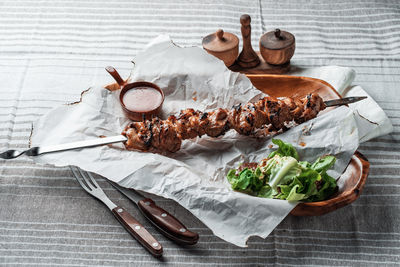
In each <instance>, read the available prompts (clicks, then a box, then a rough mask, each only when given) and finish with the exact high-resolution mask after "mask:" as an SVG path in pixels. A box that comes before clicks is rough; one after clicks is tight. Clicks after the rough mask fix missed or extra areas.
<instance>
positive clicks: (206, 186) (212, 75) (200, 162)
mask: <svg viewBox="0 0 400 267" xmlns="http://www.w3.org/2000/svg"><path fill="white" fill-rule="evenodd" d="M134 62H135V68H134V71H133V73H132V75H131V80H134V81H136V80H147V81H151V82H155V83H157V84H158V85H159V86H160V87H161V88H162V89H163V90H164V93H165V95H166V98H165V103H164V106H163V113H164V116H166V115H167V114H171V113H172V114H173V113H177V112H178V111H179V110H180V109H183V108H186V107H194V108H196V109H200V110H206V111H207V110H209V109H213V108H216V107H231V106H232V105H233V104H235V103H239V102H247V101H250V100H252V99H255V98H258V97H260V96H261V94H260V92H259V91H258V90H256V89H254V88H253V86H252V85H251V83H250V81H249V80H248V79H247V78H246V77H245V76H244V75H241V74H239V73H232V72H230V71H229V70H227V69H226V67H225V65H224V64H223V63H222V62H221V61H219V60H218V59H216V58H215V57H213V56H211V55H208V54H207V53H206V52H204V51H203V50H202V49H200V48H197V47H190V48H180V47H177V46H175V45H174V44H172V43H171V42H170V41H169V39H166V38H165V37H160V38H158V39H156V40H155V41H154V42H152V43H151V44H150V45H149V46H148V47H147V48H146V49H145V50H144V51H143V52H142V53H141V54H139V55H138V56H137V57H136V58H135V60H134ZM118 94H119V92H110V91H108V90H106V89H105V88H100V87H94V88H91V89H90V90H88V91H86V92H85V93H83V95H82V100H81V102H80V103H78V104H73V105H65V106H60V107H58V108H56V109H54V110H51V111H50V112H49V113H47V114H46V115H44V116H42V117H41V118H40V119H39V120H38V121H37V122H36V123H35V125H34V130H33V133H32V138H31V142H32V146H40V145H52V144H61V143H66V142H72V141H78V140H87V139H92V138H96V137H98V136H102V135H105V136H112V135H118V134H120V132H121V131H122V129H123V127H124V125H125V124H126V123H127V120H126V118H125V117H124V115H123V113H122V110H121V108H120V106H119V102H118ZM358 126H359V125H358V124H357V121H356V115H355V113H354V112H353V111H352V110H351V109H350V108H347V107H340V108H337V109H335V110H334V111H331V112H327V113H325V114H323V115H321V116H319V117H317V118H316V119H314V120H311V121H308V122H306V123H304V124H302V125H299V126H297V127H294V128H292V129H290V130H289V131H287V132H285V133H283V134H281V135H279V138H280V139H282V140H284V141H287V142H290V143H292V144H294V146H295V147H296V148H297V149H298V151H299V155H300V158H301V159H302V160H308V161H313V160H315V159H316V158H317V157H318V156H321V155H323V154H327V153H329V154H334V155H336V157H337V163H336V164H335V167H334V170H331V171H330V174H331V175H332V176H333V177H335V178H337V177H339V176H340V174H341V173H342V172H343V171H344V169H345V168H346V166H347V164H348V162H349V160H350V158H351V156H352V155H353V153H354V151H355V150H356V149H357V147H358V144H359V136H358V133H359V130H360V129H359V128H358ZM361 130H363V129H361ZM270 144H271V139H270V138H268V139H265V140H256V139H254V138H251V137H246V136H240V135H238V134H237V133H236V132H235V131H229V132H228V133H227V134H226V135H225V136H223V137H220V138H209V137H202V138H197V139H193V140H185V141H184V142H183V145H182V149H181V150H180V151H178V152H177V153H174V154H168V155H160V154H153V153H143V152H136V151H126V150H124V149H123V146H122V145H112V146H102V147H94V148H87V149H82V150H74V151H65V152H59V153H52V154H44V155H41V156H39V157H36V158H35V160H36V161H37V162H38V163H47V164H53V165H55V166H68V165H74V166H78V167H80V168H82V169H84V170H87V171H91V172H94V173H97V174H99V175H102V176H104V177H106V178H108V179H110V180H112V181H114V182H117V183H119V184H120V185H123V186H126V187H132V188H135V189H138V190H143V191H146V192H149V193H153V194H156V195H159V196H163V197H166V198H170V199H173V200H175V201H177V202H178V203H179V204H181V205H182V206H183V207H185V208H186V209H188V210H189V211H191V212H192V213H193V214H194V215H195V216H196V217H198V218H199V219H200V220H201V221H202V222H203V223H204V224H206V225H207V226H208V227H209V228H210V229H211V230H212V231H213V233H214V234H215V235H217V236H219V237H220V238H222V239H224V240H226V241H228V242H231V243H233V244H235V245H238V246H246V241H247V239H248V238H249V237H250V236H255V235H257V236H261V237H263V238H265V237H267V236H268V235H269V234H270V233H271V231H272V230H273V229H274V228H275V227H276V226H277V225H278V224H279V223H280V222H281V221H282V220H283V219H284V218H285V217H286V216H287V214H289V212H290V211H291V210H292V209H293V208H294V207H295V205H296V203H290V202H287V201H283V200H273V199H263V198H257V197H252V196H249V195H246V194H242V193H238V192H235V191H233V190H231V188H230V185H229V183H228V182H227V181H226V178H225V175H226V173H227V172H228V170H229V169H230V168H234V167H237V166H238V164H239V163H241V162H243V161H246V162H252V161H259V160H261V159H262V158H264V157H265V156H266V155H268V154H269V153H270V152H271V151H272V150H273V149H271V148H270V146H269V145H270ZM299 144H306V146H305V147H303V146H301V145H299ZM341 182H343V181H341Z"/></svg>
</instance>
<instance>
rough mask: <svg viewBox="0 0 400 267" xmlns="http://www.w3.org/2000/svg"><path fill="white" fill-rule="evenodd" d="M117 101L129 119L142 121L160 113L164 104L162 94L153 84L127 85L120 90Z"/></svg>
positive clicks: (138, 83) (135, 83) (137, 83)
mask: <svg viewBox="0 0 400 267" xmlns="http://www.w3.org/2000/svg"><path fill="white" fill-rule="evenodd" d="M119 101H120V103H121V106H122V109H123V111H124V112H125V115H126V116H127V117H128V118H129V119H131V120H133V121H142V120H144V119H151V118H152V117H153V116H155V115H157V114H158V113H159V112H160V110H161V106H162V104H163V102H164V93H163V91H162V90H161V89H160V87H158V86H157V85H156V84H154V83H150V82H134V83H128V84H126V85H125V86H124V87H123V88H122V90H121V93H120V95H119Z"/></svg>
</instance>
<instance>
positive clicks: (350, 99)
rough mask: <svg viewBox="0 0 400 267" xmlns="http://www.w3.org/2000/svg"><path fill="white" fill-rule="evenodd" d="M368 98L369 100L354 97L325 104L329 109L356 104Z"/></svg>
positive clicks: (363, 97)
mask: <svg viewBox="0 0 400 267" xmlns="http://www.w3.org/2000/svg"><path fill="white" fill-rule="evenodd" d="M366 98H367V96H352V97H345V98H340V99H334V100H328V101H325V102H324V103H325V105H326V106H327V107H332V106H341V105H347V104H351V103H355V102H358V101H361V100H363V99H366Z"/></svg>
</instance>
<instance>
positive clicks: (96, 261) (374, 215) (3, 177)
mask: <svg viewBox="0 0 400 267" xmlns="http://www.w3.org/2000/svg"><path fill="white" fill-rule="evenodd" d="M243 13H248V14H250V15H251V17H252V32H253V35H252V41H253V46H254V47H255V48H256V49H258V45H257V43H258V39H259V37H260V36H261V34H262V33H263V32H266V31H269V30H272V29H275V28H277V27H280V28H282V29H285V30H288V31H290V32H292V33H294V34H295V36H296V41H297V43H296V46H297V49H296V54H295V56H294V58H293V60H292V63H293V64H295V65H297V66H300V67H313V66H324V65H342V66H349V67H352V68H354V69H355V70H356V72H357V77H356V80H355V82H354V84H358V85H361V86H362V87H363V88H364V89H365V90H366V91H367V92H368V93H369V94H370V95H371V96H372V97H374V98H375V100H376V101H377V102H378V103H379V104H380V105H381V106H382V107H383V109H384V110H385V112H386V113H387V114H388V116H389V118H390V119H391V120H392V123H393V125H394V132H393V133H392V134H390V135H387V136H383V137H380V138H376V139H373V140H371V141H369V142H367V143H364V144H362V145H361V147H360V149H359V150H360V151H361V152H362V153H363V154H365V155H366V156H367V157H368V159H369V160H370V162H371V172H370V175H369V178H368V180H367V183H366V185H365V188H364V191H363V193H362V195H361V196H360V197H359V199H358V200H357V201H356V202H355V203H353V204H351V205H349V206H347V207H344V208H342V209H339V210H337V211H336V212H332V213H330V214H327V215H324V216H320V217H301V218H299V217H293V216H288V217H287V218H286V219H285V220H284V221H283V222H282V223H281V224H280V225H279V226H278V227H277V228H276V229H275V230H274V232H273V233H272V234H271V235H270V236H269V237H268V238H267V239H265V240H263V239H260V238H252V239H251V240H250V241H249V248H246V249H242V248H238V247H235V246H233V245H230V244H228V243H226V242H224V241H222V240H220V239H218V238H216V237H214V236H213V234H212V233H211V231H210V230H209V229H208V228H206V227H205V226H204V225H203V224H202V223H201V222H200V221H199V220H198V219H196V218H195V217H193V216H192V215H191V214H190V213H189V212H188V211H186V210H185V209H183V208H182V207H180V206H179V205H178V204H177V203H175V202H173V201H170V200H166V199H162V198H159V197H154V199H155V200H156V202H158V203H159V204H160V206H163V207H164V208H166V209H167V210H169V211H170V212H171V213H174V214H176V215H177V217H179V219H181V220H182V221H183V222H184V223H185V224H186V225H187V226H188V227H189V228H191V229H193V230H195V231H198V232H199V233H200V235H201V240H200V242H199V244H198V245H196V246H195V247H192V248H183V247H180V246H178V245H176V244H174V243H173V242H171V241H169V240H167V239H166V238H164V236H162V235H160V234H159V233H158V232H156V231H155V230H154V229H153V228H152V227H151V226H150V224H149V223H148V222H147V221H146V220H145V219H144V218H143V217H142V216H141V215H140V214H139V213H138V211H137V210H136V208H135V207H133V205H132V204H131V203H130V202H129V201H128V200H127V199H126V198H124V197H123V196H121V195H120V194H119V193H117V192H116V191H115V190H114V189H112V188H111V187H110V186H109V185H108V184H107V183H106V182H105V181H104V180H103V181H102V180H100V185H101V186H102V187H103V188H104V189H105V192H106V193H107V194H108V195H109V196H110V197H111V199H112V200H113V201H115V202H118V203H120V204H121V205H123V206H125V207H128V210H129V211H130V212H131V213H132V214H133V215H134V216H136V217H137V218H138V219H139V220H140V221H141V222H142V223H143V224H144V225H145V226H146V227H148V228H149V229H150V230H151V232H152V233H154V235H155V236H156V237H157V238H158V239H159V240H160V242H162V244H163V245H164V248H165V257H164V259H163V261H159V260H156V259H154V258H152V257H150V256H149V255H148V253H147V252H146V251H144V250H143V249H142V248H141V247H140V245H138V243H137V242H136V241H135V240H134V239H132V237H131V236H130V235H129V234H128V233H127V232H126V231H125V230H124V229H123V228H122V227H121V226H120V225H119V223H118V222H117V221H116V220H115V219H114V217H113V215H112V214H111V213H110V212H109V211H108V210H107V209H106V208H105V207H104V206H103V204H101V203H99V202H97V201H96V200H95V199H93V198H92V197H91V196H89V195H88V194H87V193H86V192H84V191H83V190H82V189H81V188H80V187H79V185H78V184H77V182H76V181H75V180H74V178H73V177H72V173H71V172H70V170H69V169H68V168H55V167H52V166H44V167H43V166H37V165H35V164H34V163H33V162H32V160H31V159H29V158H27V157H20V158H18V159H15V160H12V161H4V160H0V264H1V265H23V266H28V265H41V266H45V265H50V266H75V265H83V266H90V265H107V266H115V265H121V266H126V265H131V266H155V265H160V266H162V265H167V266H187V265H194V266H213V265H221V266H226V265H227V266H242V265H253V266H261V265H277V266H278V265H304V266H312V265H318V266H321V265H329V266H332V265H334V266H376V265H385V266H395V265H397V266H398V265H399V262H400V223H399V222H400V167H399V163H400V142H399V141H400V105H399V104H400V87H399V83H400V45H399V44H400V2H399V1H397V0H389V1H378V0H375V1H372V0H365V1H361V0H353V1H350V0H336V1H326V0H325V1H305V0H301V1H289V0H286V1H279V2H276V1H272V0H269V1H240V0H234V1H228V0H225V1H223V0H217V1H211V0H208V1H183V0H182V1H168V2H167V1H165V2H162V1H161V0H159V2H154V1H146V2H145V1H134V0H132V1H131V0H108V1H103V0H93V1H79V2H78V1H73V0H60V1H51V0H42V1H35V0H23V1H15V0H1V1H0V84H1V85H0V122H1V124H0V125H1V127H0V151H3V150H6V149H11V148H18V149H24V148H27V147H28V139H29V134H30V130H31V123H32V122H33V121H35V120H36V119H37V118H38V117H39V116H40V115H42V114H44V113H46V112H48V111H49V110H50V109H51V108H53V107H56V106H58V105H60V104H63V103H66V102H72V101H76V100H77V99H79V93H80V92H81V91H82V90H84V89H86V88H88V87H90V86H92V85H101V84H106V83H109V82H111V78H110V77H109V76H108V74H107V73H106V72H105V71H104V67H105V66H107V65H113V66H115V67H116V68H118V69H119V70H120V71H121V73H122V75H124V76H126V75H128V73H129V71H130V68H131V63H130V60H131V59H132V58H133V56H134V55H135V54H136V53H137V52H138V51H139V50H140V49H141V48H142V47H143V46H144V45H145V44H146V43H147V42H148V41H150V40H151V39H152V38H153V37H155V36H157V35H158V34H161V33H167V34H169V35H170V36H171V38H172V39H173V40H174V41H175V43H177V44H178V45H200V44H201V40H202V37H204V36H205V35H207V34H209V33H211V32H213V31H215V30H216V29H218V28H223V29H224V30H225V31H229V32H233V33H235V34H237V35H239V36H240V27H239V17H240V15H241V14H243Z"/></svg>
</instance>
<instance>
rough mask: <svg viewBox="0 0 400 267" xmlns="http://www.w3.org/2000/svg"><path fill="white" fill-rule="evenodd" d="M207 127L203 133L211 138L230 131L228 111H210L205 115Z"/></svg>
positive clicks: (220, 109) (221, 109)
mask: <svg viewBox="0 0 400 267" xmlns="http://www.w3.org/2000/svg"><path fill="white" fill-rule="evenodd" d="M207 120H208V123H207V126H206V128H205V133H206V134H207V135H208V136H211V137H218V136H220V135H223V134H225V132H226V131H228V130H229V129H230V125H229V121H228V111H227V110H226V109H223V108H219V109H217V110H214V111H211V112H210V113H208V115H207Z"/></svg>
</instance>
